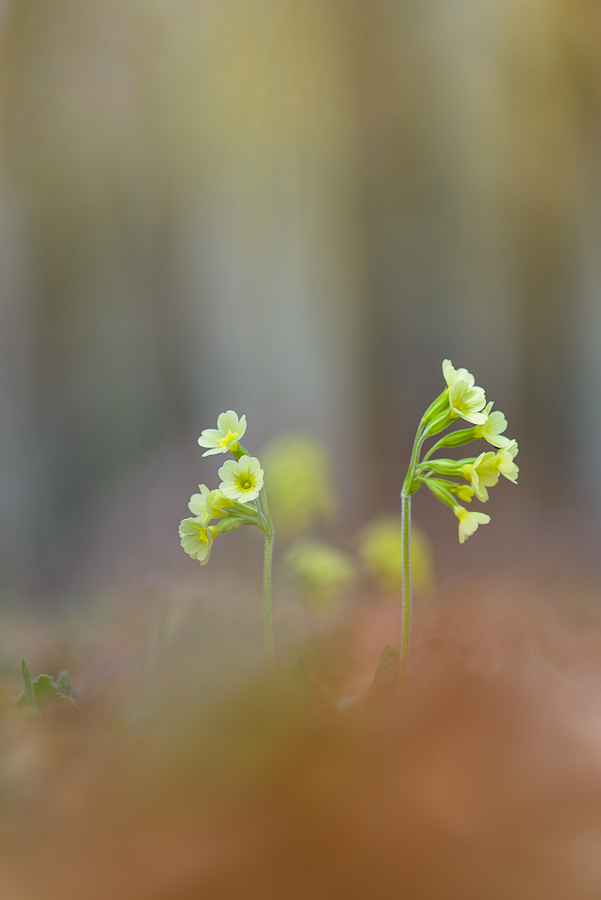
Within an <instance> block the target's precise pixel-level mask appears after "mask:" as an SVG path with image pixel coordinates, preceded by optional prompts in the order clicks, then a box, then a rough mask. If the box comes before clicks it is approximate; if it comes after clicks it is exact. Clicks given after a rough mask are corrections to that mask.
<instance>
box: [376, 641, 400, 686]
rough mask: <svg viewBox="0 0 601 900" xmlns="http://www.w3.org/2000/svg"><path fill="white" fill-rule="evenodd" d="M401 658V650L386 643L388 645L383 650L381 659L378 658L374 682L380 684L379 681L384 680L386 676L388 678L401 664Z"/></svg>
mask: <svg viewBox="0 0 601 900" xmlns="http://www.w3.org/2000/svg"><path fill="white" fill-rule="evenodd" d="M399 660H400V654H399V651H398V650H395V648H394V647H391V646H390V644H386V646H385V647H384V649H383V650H382V653H381V654H380V659H379V660H378V665H377V668H376V674H375V675H374V682H373V683H374V684H378V682H380V681H382V680H383V679H384V678H387V677H388V676H389V675H390V674H391V673H392V672H393V671H394V670H395V669H396V667H397V666H398V664H399Z"/></svg>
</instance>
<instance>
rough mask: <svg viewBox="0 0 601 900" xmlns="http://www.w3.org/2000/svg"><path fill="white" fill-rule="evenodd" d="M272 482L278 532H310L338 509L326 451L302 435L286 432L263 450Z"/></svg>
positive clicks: (272, 509) (271, 497)
mask: <svg viewBox="0 0 601 900" xmlns="http://www.w3.org/2000/svg"><path fill="white" fill-rule="evenodd" d="M261 463H262V465H263V468H264V470H265V472H266V473H267V479H268V481H269V507H270V513H271V517H272V519H273V521H274V523H275V527H276V530H277V532H278V534H285V535H290V534H300V533H302V532H304V531H308V530H309V528H310V527H311V525H312V524H313V522H314V521H315V520H316V519H325V518H329V517H330V516H331V515H332V513H333V512H334V510H335V508H336V498H335V496H334V489H333V486H332V483H331V482H332V480H331V476H330V466H329V464H328V456H327V450H326V448H325V446H323V445H322V444H321V443H320V442H319V441H318V440H316V439H315V438H311V437H309V436H307V435H303V434H285V435H282V436H281V437H279V438H277V439H276V440H274V441H272V442H271V443H270V444H268V445H267V447H266V448H265V449H264V450H263V451H262V452H261Z"/></svg>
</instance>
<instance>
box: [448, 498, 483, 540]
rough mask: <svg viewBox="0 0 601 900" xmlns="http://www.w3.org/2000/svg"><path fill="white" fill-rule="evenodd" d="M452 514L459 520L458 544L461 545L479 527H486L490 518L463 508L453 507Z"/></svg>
mask: <svg viewBox="0 0 601 900" xmlns="http://www.w3.org/2000/svg"><path fill="white" fill-rule="evenodd" d="M453 512H454V513H455V515H456V516H457V518H458V519H459V543H460V544H463V543H464V542H465V541H466V540H467V538H468V537H470V536H471V535H472V534H473V533H474V532H475V531H477V530H478V526H479V525H488V523H489V522H490V516H487V515H486V513H480V512H471V511H470V510H468V509H464V507H463V506H459V505H457V506H454V507H453Z"/></svg>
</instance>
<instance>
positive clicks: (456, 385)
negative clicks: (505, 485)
mask: <svg viewBox="0 0 601 900" xmlns="http://www.w3.org/2000/svg"><path fill="white" fill-rule="evenodd" d="M442 373H443V377H444V380H445V382H446V385H447V387H446V390H445V391H444V392H443V393H442V394H441V395H440V397H439V398H438V399H437V400H436V401H435V402H434V403H433V404H432V406H431V407H430V408H429V409H428V410H427V412H426V413H425V415H424V419H423V420H422V425H421V426H420V429H421V431H420V433H419V434H418V441H417V445H418V448H421V446H422V444H423V442H424V440H425V439H426V438H427V437H430V436H431V435H434V434H437V433H440V432H441V431H444V430H445V429H446V428H447V427H448V426H449V425H450V424H451V423H452V422H453V421H454V420H456V419H459V418H461V419H463V420H465V421H466V422H469V423H470V424H471V425H472V426H473V427H472V428H469V429H464V430H460V431H451V432H449V433H447V434H446V435H445V436H444V437H442V438H441V439H440V440H438V442H437V443H436V444H435V445H434V447H432V448H431V449H430V451H429V452H428V453H426V455H425V457H424V459H423V461H422V462H419V459H417V458H416V459H415V464H414V472H413V474H412V475H411V477H410V478H409V492H410V493H413V492H414V491H415V490H417V489H418V488H419V487H420V485H421V484H423V483H425V484H427V485H428V487H429V489H430V490H431V491H432V493H433V494H434V495H435V496H436V497H437V498H438V499H439V500H441V501H442V502H443V503H445V504H447V505H448V506H450V507H451V508H452V509H453V512H454V513H455V515H456V516H457V518H458V519H459V541H460V542H461V543H463V542H464V541H465V540H466V539H467V538H468V537H470V535H472V534H473V533H474V532H475V531H476V529H477V528H478V526H479V525H485V524H487V523H488V522H490V516H487V515H486V514H484V513H478V512H469V511H468V510H467V509H465V508H464V507H462V506H461V505H460V504H459V503H458V502H457V501H458V499H459V500H461V501H463V502H464V503H470V502H471V501H472V499H473V497H476V498H477V499H478V500H480V502H482V503H485V502H486V501H487V500H488V488H491V487H494V486H495V485H496V484H497V483H498V481H499V478H500V476H501V475H503V476H504V477H505V478H507V480H508V481H511V482H513V484H516V483H517V477H518V472H519V469H518V466H517V465H516V463H515V462H514V460H515V457H516V456H517V453H518V445H517V443H516V441H512V440H510V439H509V438H507V437H505V435H504V432H505V430H506V429H507V420H506V419H505V416H504V415H503V413H502V412H499V411H495V412H493V411H492V407H493V404H492V403H488V404H487V402H486V395H485V392H484V390H483V388H481V387H478V386H477V385H476V383H475V378H474V376H473V375H472V374H471V372H468V370H467V369H456V368H455V367H454V366H453V364H452V362H451V361H450V360H449V359H445V360H444V362H443V364H442ZM480 438H482V439H484V440H485V441H487V442H488V443H489V444H491V445H492V446H493V447H496V448H497V450H496V452H491V451H488V452H483V453H480V455H479V456H477V457H472V458H469V459H460V460H453V459H438V458H432V454H433V453H434V452H435V451H436V450H438V449H440V448H442V447H459V446H460V445H462V444H467V443H469V442H470V441H474V440H478V439H480ZM441 476H442V477H441ZM453 478H457V479H463V481H464V482H466V483H462V482H461V481H459V482H457V481H452V480H450V479H453Z"/></svg>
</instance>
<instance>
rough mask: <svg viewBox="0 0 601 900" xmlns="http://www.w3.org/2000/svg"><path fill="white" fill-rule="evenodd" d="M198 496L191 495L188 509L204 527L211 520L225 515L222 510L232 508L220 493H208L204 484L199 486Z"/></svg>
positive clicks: (230, 503)
mask: <svg viewBox="0 0 601 900" xmlns="http://www.w3.org/2000/svg"><path fill="white" fill-rule="evenodd" d="M198 489H199V490H200V494H192V496H191V497H190V502H189V503H188V509H189V510H190V512H191V513H192V515H193V516H194V517H195V518H197V519H200V520H201V521H202V523H203V525H206V524H207V523H208V522H210V521H211V519H221V518H222V517H223V516H225V515H226V513H225V512H224V509H226V508H227V507H230V506H233V502H232V501H231V500H228V499H227V497H225V496H224V495H223V494H222V493H221V491H210V490H209V489H208V487H207V486H206V484H199V485H198Z"/></svg>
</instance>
